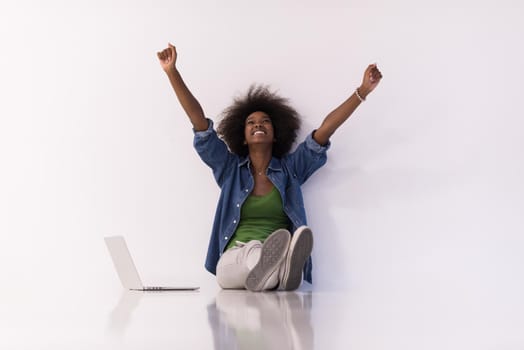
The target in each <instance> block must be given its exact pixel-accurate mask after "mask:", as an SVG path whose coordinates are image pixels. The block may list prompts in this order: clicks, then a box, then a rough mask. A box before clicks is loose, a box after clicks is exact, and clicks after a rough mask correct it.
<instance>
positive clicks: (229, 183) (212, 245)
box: [194, 119, 330, 283]
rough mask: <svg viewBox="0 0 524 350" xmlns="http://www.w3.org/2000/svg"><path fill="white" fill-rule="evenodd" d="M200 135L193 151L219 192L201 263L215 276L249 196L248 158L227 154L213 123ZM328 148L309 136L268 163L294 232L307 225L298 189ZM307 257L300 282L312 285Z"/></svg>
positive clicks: (251, 180)
mask: <svg viewBox="0 0 524 350" xmlns="http://www.w3.org/2000/svg"><path fill="white" fill-rule="evenodd" d="M208 121H209V127H208V129H207V130H204V131H194V147H195V149H196V151H197V152H198V154H199V156H200V158H201V159H202V160H203V161H204V163H206V164H207V165H208V166H209V167H210V168H211V169H212V170H213V175H214V177H215V180H216V182H217V184H218V186H219V187H220V189H221V192H220V198H219V201H218V205H217V208H216V213H215V219H214V222H213V228H212V231H211V238H210V240H209V246H208V251H207V257H206V262H205V267H206V269H207V270H208V271H209V272H211V273H212V274H216V266H217V263H218V260H219V258H220V256H221V255H222V253H223V252H224V250H225V247H226V245H227V243H228V242H229V240H230V239H231V237H232V236H233V234H234V233H235V231H236V228H237V226H238V222H239V220H240V209H241V208H242V204H243V203H244V201H245V200H246V199H247V197H248V196H249V195H250V194H251V191H252V190H253V187H254V179H253V176H252V174H251V171H250V166H249V165H250V160H249V157H241V156H238V155H236V154H233V153H231V152H230V151H229V150H228V148H227V146H226V144H225V143H224V141H222V140H221V139H220V138H219V137H218V135H217V133H216V132H215V130H214V129H213V121H211V120H209V119H208ZM329 146H330V144H329V143H328V144H327V145H326V146H321V145H319V144H318V143H317V142H316V141H315V140H314V139H313V134H312V133H311V134H309V135H308V136H307V137H306V139H305V141H304V142H302V143H301V144H299V145H298V147H297V148H296V150H295V151H294V152H292V153H290V154H288V155H285V156H284V157H282V158H280V159H279V158H275V157H273V158H272V159H271V162H270V163H269V166H268V169H267V172H266V175H267V177H268V178H269V180H270V181H271V182H272V183H273V185H274V186H275V187H276V188H277V190H278V192H279V193H280V196H281V198H282V205H283V207H284V212H285V213H286V215H287V216H288V217H289V219H290V221H291V224H292V227H291V229H292V231H291V232H294V231H295V230H296V229H297V228H298V227H300V226H302V225H306V224H307V219H306V211H305V209H304V200H303V198H302V191H301V189H300V186H301V185H302V184H303V183H304V182H306V180H307V179H308V178H309V177H310V176H311V175H312V174H313V173H314V172H315V171H316V170H317V169H319V168H320V167H321V166H323V165H324V164H325V163H326V160H327V156H326V151H327V150H328V148H329ZM311 270H312V264H311V257H310V258H309V259H308V261H307V263H306V265H305V266H304V279H305V280H306V281H308V282H309V283H312V277H311Z"/></svg>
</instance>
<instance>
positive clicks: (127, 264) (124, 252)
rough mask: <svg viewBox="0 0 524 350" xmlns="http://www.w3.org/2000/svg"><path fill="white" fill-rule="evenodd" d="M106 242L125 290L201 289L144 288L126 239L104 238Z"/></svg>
mask: <svg viewBox="0 0 524 350" xmlns="http://www.w3.org/2000/svg"><path fill="white" fill-rule="evenodd" d="M104 240H105V242H106V245H107V249H109V254H111V258H112V259H113V264H114V265H115V268H116V272H117V273H118V277H119V278H120V282H122V285H123V286H124V288H126V289H129V290H141V291H164V290H198V289H199V288H200V287H197V286H190V285H186V286H178V287H168V286H144V285H143V284H142V280H141V279H140V276H139V275H138V271H137V269H136V267H135V263H134V262H133V258H131V254H130V253H129V249H127V244H126V241H125V240H124V237H122V236H111V237H104Z"/></svg>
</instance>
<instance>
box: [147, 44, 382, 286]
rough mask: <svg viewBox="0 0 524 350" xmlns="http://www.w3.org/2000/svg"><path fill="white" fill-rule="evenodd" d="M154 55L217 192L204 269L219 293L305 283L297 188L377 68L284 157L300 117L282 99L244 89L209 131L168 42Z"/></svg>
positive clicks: (305, 245)
mask: <svg viewBox="0 0 524 350" xmlns="http://www.w3.org/2000/svg"><path fill="white" fill-rule="evenodd" d="M157 55H158V59H159V61H160V65H161V66H162V69H163V70H164V71H165V72H166V74H167V76H168V78H169V81H170V82H171V85H172V87H173V89H174V90H175V94H176V96H177V98H178V100H179V102H180V104H181V105H182V107H183V109H184V111H185V112H186V114H187V116H188V117H189V119H190V121H191V123H192V124H193V130H194V133H195V138H194V146H195V148H196V150H197V152H198V154H199V156H200V157H201V158H202V160H203V161H204V162H205V163H206V164H207V165H208V166H209V167H211V169H212V170H213V175H214V177H215V180H216V181H217V184H218V185H219V186H220V188H221V194H220V199H219V202H218V205H217V210H216V213H215V220H214V224H213V230H212V233H211V239H210V242H209V247H208V252H207V258H206V263H205V266H206V269H207V270H208V271H209V272H211V273H213V274H216V276H217V282H218V284H219V285H220V286H221V287H222V288H224V289H229V288H233V289H237V288H247V289H249V290H251V291H263V290H274V289H278V290H295V289H297V288H298V287H299V286H300V284H301V282H302V279H304V280H306V281H308V282H310V283H311V282H312V279H311V268H312V264H311V258H310V254H311V251H312V248H313V234H312V232H311V230H310V229H309V228H308V227H307V226H306V213H305V210H304V203H303V199H302V192H301V190H300V185H302V184H303V183H304V182H305V181H306V180H307V179H308V178H309V177H310V176H311V175H312V174H313V173H314V172H315V171H316V170H317V169H318V168H320V167H321V166H323V165H324V164H325V162H326V159H327V157H326V151H327V150H328V148H329V146H330V142H329V139H330V137H331V135H333V133H334V132H335V131H336V130H337V129H338V127H340V125H342V124H343V123H344V122H345V121H346V120H347V119H348V118H349V117H350V116H351V114H352V113H353V111H354V110H355V109H356V108H357V107H358V106H359V105H360V103H362V102H363V101H364V100H365V99H366V96H367V95H368V94H369V93H370V92H371V91H373V90H374V89H375V87H376V86H377V85H378V83H379V82H380V80H381V78H382V74H381V73H380V71H379V70H378V68H377V66H376V65H375V64H372V65H370V66H368V68H367V69H366V71H365V73H364V78H363V81H362V84H361V86H360V87H358V88H357V89H356V90H355V92H354V93H353V94H352V95H351V96H350V97H349V98H348V99H347V100H346V101H344V102H343V103H342V104H341V105H340V106H339V107H337V108H336V109H335V110H333V111H332V112H331V113H329V114H328V115H327V117H326V118H325V119H324V121H323V122H322V124H321V125H320V127H319V128H318V129H316V130H314V131H313V132H312V133H311V134H309V135H308V136H307V137H306V139H305V141H304V142H302V143H301V144H299V145H298V147H297V148H296V150H295V151H294V152H292V153H289V151H290V149H291V146H292V145H293V143H294V141H295V138H296V135H297V131H298V128H299V126H300V119H299V118H298V115H297V112H296V111H295V110H294V109H293V108H292V107H291V106H289V105H288V103H287V100H286V99H284V98H281V97H279V96H277V95H276V94H274V93H272V92H270V91H269V90H268V89H267V88H265V87H261V86H258V87H257V86H252V87H251V88H250V90H249V91H248V93H247V95H246V96H244V97H243V98H238V99H236V100H235V101H234V104H233V105H232V106H231V107H229V108H228V109H226V110H225V112H224V118H223V120H222V121H221V123H220V125H219V126H218V129H217V131H215V130H214V128H213V122H212V121H211V120H210V119H207V118H206V117H205V114H204V112H203V110H202V107H201V106H200V104H199V102H198V101H197V100H196V98H195V97H194V96H193V95H192V94H191V92H190V91H189V89H188V88H187V86H186V85H185V83H184V81H183V80H182V77H181V75H180V73H179V72H178V70H177V68H176V60H177V52H176V48H175V47H174V46H173V45H171V44H168V47H167V48H166V49H164V50H163V51H161V52H158V53H157ZM219 135H220V136H221V137H222V139H223V140H224V141H222V140H221V139H220V138H219V137H218V136H219ZM290 231H291V232H293V234H292V235H291V233H290Z"/></svg>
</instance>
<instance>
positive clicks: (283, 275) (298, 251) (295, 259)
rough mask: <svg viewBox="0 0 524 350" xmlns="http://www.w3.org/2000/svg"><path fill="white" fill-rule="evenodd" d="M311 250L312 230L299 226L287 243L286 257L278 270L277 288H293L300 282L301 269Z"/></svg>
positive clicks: (298, 285)
mask: <svg viewBox="0 0 524 350" xmlns="http://www.w3.org/2000/svg"><path fill="white" fill-rule="evenodd" d="M312 250H313V232H312V231H311V229H310V228H309V227H307V226H300V227H299V228H298V229H297V230H296V231H295V233H293V236H292V237H291V243H290V244H289V250H288V252H287V256H286V259H285V261H284V264H283V266H282V267H281V271H280V285H279V286H278V289H279V290H295V289H297V288H298V287H300V284H301V283H302V270H303V269H304V265H305V264H306V261H307V259H308V258H309V256H310V255H311V251H312Z"/></svg>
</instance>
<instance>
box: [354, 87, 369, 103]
mask: <svg viewBox="0 0 524 350" xmlns="http://www.w3.org/2000/svg"><path fill="white" fill-rule="evenodd" d="M357 92H358V94H359V95H360V97H362V99H364V100H365V99H366V97H368V95H369V93H370V92H371V91H370V90H369V89H368V88H366V87H365V86H363V85H360V86H359V87H358V88H357Z"/></svg>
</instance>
